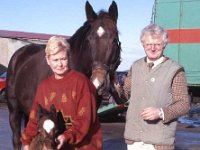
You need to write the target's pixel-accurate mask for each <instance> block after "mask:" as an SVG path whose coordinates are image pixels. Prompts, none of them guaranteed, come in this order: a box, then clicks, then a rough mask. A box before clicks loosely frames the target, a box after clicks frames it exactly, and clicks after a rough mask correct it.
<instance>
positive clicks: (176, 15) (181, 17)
mask: <svg viewBox="0 0 200 150" xmlns="http://www.w3.org/2000/svg"><path fill="white" fill-rule="evenodd" d="M153 13H154V14H153V21H154V22H155V23H157V24H159V25H161V26H163V27H165V28H166V29H167V30H168V31H169V38H170V36H171V38H170V39H171V41H170V43H169V44H168V46H167V47H166V50H165V55H167V56H169V57H171V58H172V59H174V60H176V61H177V62H179V63H180V64H182V65H183V66H184V68H185V70H186V77H187V82H188V84H189V85H191V86H193V85H194V86H196V85H198V86H199V85H200V0H155V6H154V11H153Z"/></svg>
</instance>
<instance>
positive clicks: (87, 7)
mask: <svg viewBox="0 0 200 150" xmlns="http://www.w3.org/2000/svg"><path fill="white" fill-rule="evenodd" d="M85 12H86V17H87V20H88V21H94V20H95V19H96V18H97V14H96V13H95V12H94V10H93V8H92V6H91V5H90V3H89V2H88V1H86V4H85Z"/></svg>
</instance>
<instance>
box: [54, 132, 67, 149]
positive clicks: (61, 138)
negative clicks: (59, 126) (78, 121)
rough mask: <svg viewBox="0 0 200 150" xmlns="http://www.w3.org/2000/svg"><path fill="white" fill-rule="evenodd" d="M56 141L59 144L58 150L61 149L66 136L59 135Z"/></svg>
mask: <svg viewBox="0 0 200 150" xmlns="http://www.w3.org/2000/svg"><path fill="white" fill-rule="evenodd" d="M56 140H57V142H58V146H57V149H61V147H62V146H63V144H64V143H65V136H64V134H61V135H59V136H58V137H57V139H56Z"/></svg>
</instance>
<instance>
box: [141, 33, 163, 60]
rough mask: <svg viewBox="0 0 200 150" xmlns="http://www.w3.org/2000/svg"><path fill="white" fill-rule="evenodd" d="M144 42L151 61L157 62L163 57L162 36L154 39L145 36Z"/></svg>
mask: <svg viewBox="0 0 200 150" xmlns="http://www.w3.org/2000/svg"><path fill="white" fill-rule="evenodd" d="M143 41H144V43H143V47H144V51H145V53H146V55H147V57H148V58H149V60H151V61H155V60H157V59H159V58H160V57H161V56H162V55H163V51H164V43H163V36H162V35H159V36H153V37H152V36H151V35H145V36H144V40H143Z"/></svg>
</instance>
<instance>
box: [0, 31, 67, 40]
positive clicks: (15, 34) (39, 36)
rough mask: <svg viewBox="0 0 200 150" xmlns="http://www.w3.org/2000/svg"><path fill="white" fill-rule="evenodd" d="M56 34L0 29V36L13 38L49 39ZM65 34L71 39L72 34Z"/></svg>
mask: <svg viewBox="0 0 200 150" xmlns="http://www.w3.org/2000/svg"><path fill="white" fill-rule="evenodd" d="M53 35H55V34H44V33H31V32H19V31H8V30H0V37H3V38H12V39H18V38H22V39H40V40H48V39H49V38H50V37H51V36H53ZM59 36H63V37H65V38H66V39H69V38H70V36H64V35H59Z"/></svg>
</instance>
